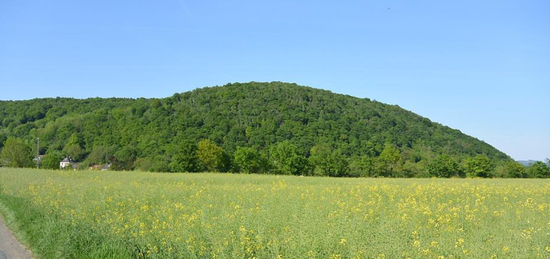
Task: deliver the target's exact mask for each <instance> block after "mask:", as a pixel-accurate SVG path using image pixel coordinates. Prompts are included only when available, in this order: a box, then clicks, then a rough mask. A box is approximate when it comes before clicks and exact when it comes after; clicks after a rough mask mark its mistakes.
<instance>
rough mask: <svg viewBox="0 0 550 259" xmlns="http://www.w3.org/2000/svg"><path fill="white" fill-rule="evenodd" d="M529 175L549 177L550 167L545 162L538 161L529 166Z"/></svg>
mask: <svg viewBox="0 0 550 259" xmlns="http://www.w3.org/2000/svg"><path fill="white" fill-rule="evenodd" d="M528 174H529V177H533V178H549V177H550V167H548V166H547V165H546V164H545V163H544V162H541V161H537V162H535V163H534V164H532V165H531V166H530V167H529V168H528Z"/></svg>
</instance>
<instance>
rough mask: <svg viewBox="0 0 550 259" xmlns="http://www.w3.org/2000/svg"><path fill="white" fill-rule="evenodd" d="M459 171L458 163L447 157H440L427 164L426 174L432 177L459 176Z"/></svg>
mask: <svg viewBox="0 0 550 259" xmlns="http://www.w3.org/2000/svg"><path fill="white" fill-rule="evenodd" d="M459 170H460V169H459V166H458V163H457V162H456V161H455V160H454V159H453V158H452V157H450V156H448V155H440V156H438V157H437V158H436V159H435V160H434V161H432V162H431V163H430V164H428V172H429V173H430V175H431V176H434V177H444V178H449V177H451V176H459Z"/></svg>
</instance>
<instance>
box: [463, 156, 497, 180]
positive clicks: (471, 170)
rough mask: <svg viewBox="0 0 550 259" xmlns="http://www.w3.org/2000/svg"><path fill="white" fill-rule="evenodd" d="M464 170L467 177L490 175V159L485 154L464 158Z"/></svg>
mask: <svg viewBox="0 0 550 259" xmlns="http://www.w3.org/2000/svg"><path fill="white" fill-rule="evenodd" d="M464 170H465V172H466V175H467V176H468V177H490V176H491V171H492V165H491V161H490V160H489V158H488V157H487V156H486V155H477V156H475V157H473V158H468V159H467V160H466V165H465V168H464Z"/></svg>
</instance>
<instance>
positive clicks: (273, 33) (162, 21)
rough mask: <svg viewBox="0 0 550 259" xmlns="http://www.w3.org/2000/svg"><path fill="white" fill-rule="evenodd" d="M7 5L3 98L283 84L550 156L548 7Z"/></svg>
mask: <svg viewBox="0 0 550 259" xmlns="http://www.w3.org/2000/svg"><path fill="white" fill-rule="evenodd" d="M209 3H210V4H206V3H204V2H198V3H197V2H189V1H165V2H145V1H117V2H111V1H104V0H101V1H79V2H72V1H57V2H55V3H53V2H50V3H46V2H40V1H26V2H16V1H11V2H9V1H4V2H0V35H2V37H1V38H2V40H0V100H21V99H32V98H43V97H56V96H61V97H75V98H87V97H132V98H136V97H146V98H148V97H168V96H171V95H172V94H174V93H176V92H178V93H179V92H185V91H189V90H192V89H195V88H198V87H204V86H214V85H223V84H226V83H228V82H248V81H260V82H265V81H283V82H295V83H297V84H299V85H306V86H311V87H314V88H322V89H327V90H331V91H333V92H336V93H342V94H348V95H352V96H356V97H360V98H370V99H374V100H377V101H380V102H384V103H389V104H397V105H399V106H401V107H403V108H405V109H407V110H410V111H413V112H415V113H417V114H419V115H422V116H424V117H427V118H429V119H430V120H432V121H435V122H438V123H441V124H444V125H447V126H450V127H452V128H455V129H459V130H461V131H462V132H464V133H466V134H468V135H471V136H473V137H476V138H478V139H481V140H483V141H485V142H487V143H489V144H491V145H493V146H494V147H496V148H498V149H499V150H502V151H503V152H505V153H507V154H509V155H510V156H512V157H513V158H514V159H516V160H528V159H535V160H544V159H545V158H548V157H550V119H549V118H550V102H549V101H548V96H550V73H548V72H547V71H548V70H549V67H550V66H549V65H550V34H548V33H547V32H548V31H550V17H549V16H548V15H547V13H548V10H549V9H550V3H548V2H545V1H529V2H512V1H505V2H503V1H484V2H476V1H467V2H439V1H420V2H414V3H412V2H406V1H376V2H369V3H365V2H363V1H354V2H346V3H335V2H334V3H333V2H328V1H326V2H325V1H303V2H300V3H295V2H292V1H282V2H277V3H259V2H254V1H237V2H231V3H229V2H224V1H219V2H209Z"/></svg>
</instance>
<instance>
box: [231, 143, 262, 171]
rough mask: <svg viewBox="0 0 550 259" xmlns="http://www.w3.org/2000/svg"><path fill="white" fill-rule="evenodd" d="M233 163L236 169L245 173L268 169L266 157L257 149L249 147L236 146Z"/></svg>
mask: <svg viewBox="0 0 550 259" xmlns="http://www.w3.org/2000/svg"><path fill="white" fill-rule="evenodd" d="M234 163H235V167H236V168H235V169H236V170H237V171H239V172H243V173H247V174H250V173H264V172H267V171H268V166H267V161H266V159H265V158H263V157H262V155H261V154H260V153H259V152H258V151H257V150H255V149H253V148H249V147H237V151H235V154H234Z"/></svg>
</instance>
